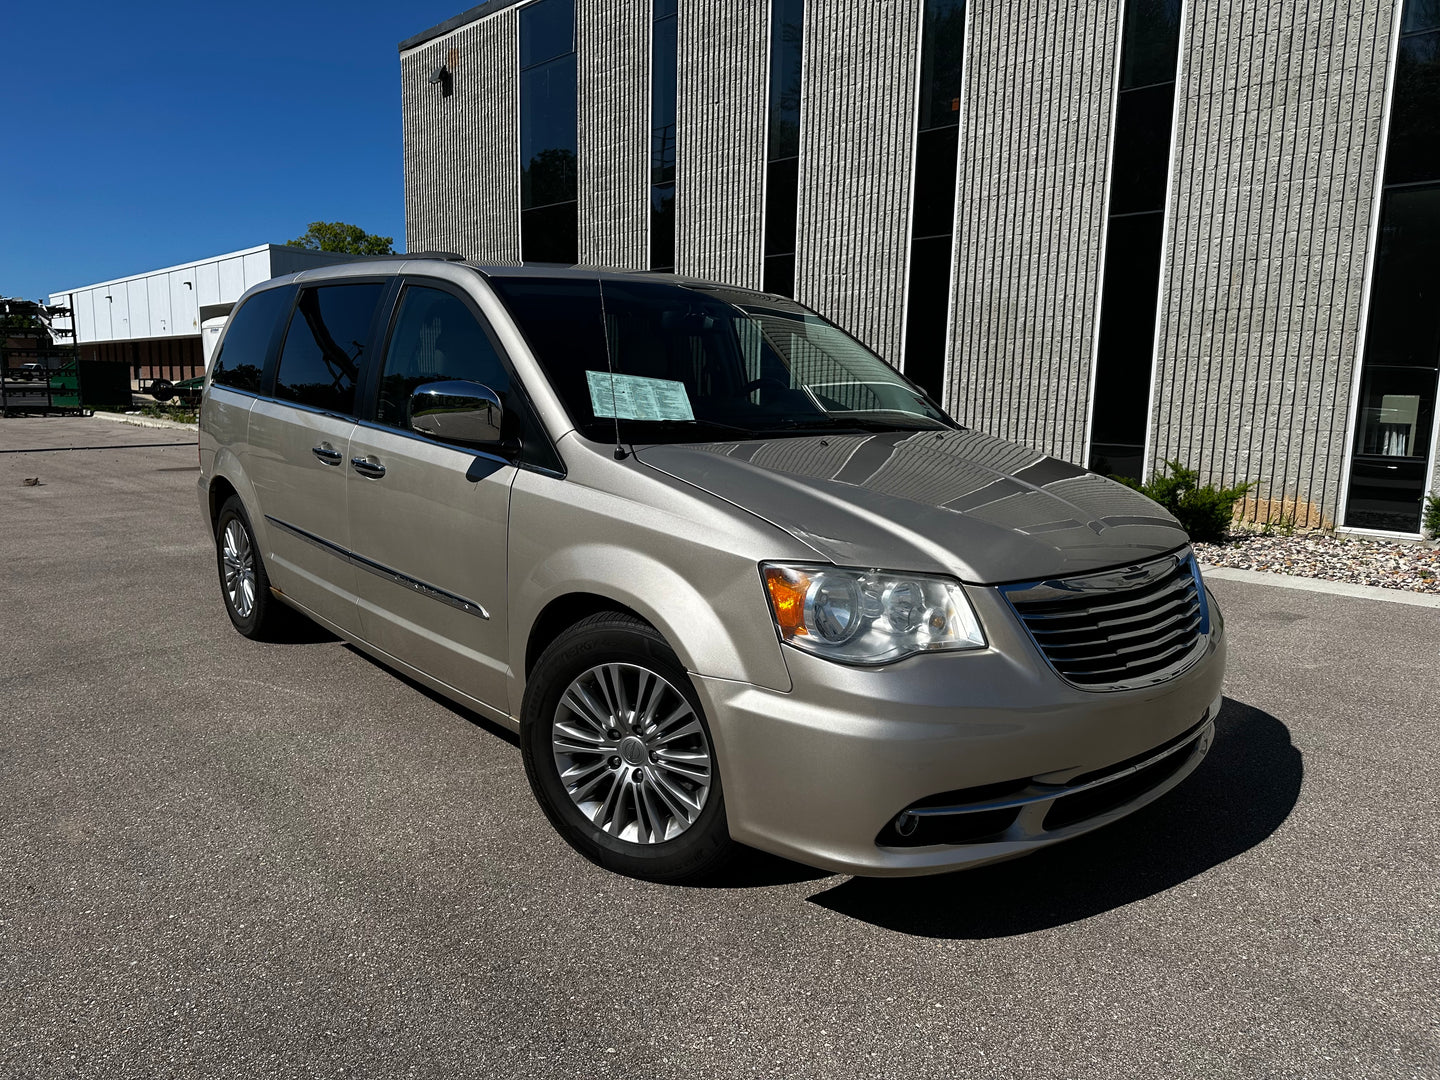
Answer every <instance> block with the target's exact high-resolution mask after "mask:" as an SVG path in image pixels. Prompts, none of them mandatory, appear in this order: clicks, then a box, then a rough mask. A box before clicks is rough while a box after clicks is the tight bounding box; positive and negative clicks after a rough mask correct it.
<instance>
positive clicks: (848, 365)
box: [490, 276, 955, 442]
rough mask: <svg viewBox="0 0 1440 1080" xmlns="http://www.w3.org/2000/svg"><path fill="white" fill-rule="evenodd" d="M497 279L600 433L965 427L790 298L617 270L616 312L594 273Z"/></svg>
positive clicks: (657, 435)
mask: <svg viewBox="0 0 1440 1080" xmlns="http://www.w3.org/2000/svg"><path fill="white" fill-rule="evenodd" d="M490 283H491V285H493V286H494V288H495V290H496V292H497V293H499V295H500V297H501V299H502V300H503V301H504V302H505V304H506V306H507V307H508V308H509V309H510V313H511V314H512V315H513V316H514V318H515V321H516V323H517V324H518V325H519V327H520V330H521V332H522V333H523V334H524V335H525V337H526V340H527V341H528V342H529V344H530V348H531V350H532V351H533V352H534V354H535V357H536V359H537V360H539V362H540V364H541V366H542V367H543V368H544V369H545V373H546V375H547V376H548V377H549V379H550V383H551V385H552V386H554V388H555V391H556V393H558V394H559V395H560V398H561V400H562V401H563V403H564V405H565V408H566V410H567V411H568V412H569V414H570V419H571V421H572V422H573V423H574V424H575V426H576V427H577V428H578V429H579V430H580V432H581V433H582V434H583V435H585V436H586V437H587V438H590V439H595V440H597V441H607V440H612V439H614V438H615V437H616V427H617V424H618V426H619V431H620V438H621V439H622V440H624V441H626V442H687V441H697V440H707V441H708V440H714V439H724V438H732V439H733V438H739V439H748V438H762V437H763V438H769V437H772V436H777V435H806V434H814V433H816V432H827V433H828V432H868V431H882V430H883V431H896V430H899V431H911V430H926V429H938V428H951V427H954V426H955V425H954V423H953V422H952V421H951V420H950V418H949V417H947V416H946V415H945V413H944V412H942V411H941V410H940V408H939V407H938V406H936V405H935V404H934V402H932V401H931V400H930V399H929V398H928V397H927V396H926V395H925V392H924V391H923V390H920V389H919V388H918V387H916V386H914V385H913V384H911V383H910V382H908V381H907V380H906V379H905V378H904V377H903V376H902V375H900V374H899V373H898V372H896V371H895V369H893V368H892V367H890V366H889V365H888V364H886V363H885V362H884V361H883V360H881V359H880V358H879V357H878V356H876V355H875V354H874V353H872V352H870V351H869V350H868V349H866V348H865V347H864V346H863V345H861V344H860V343H859V342H857V341H856V340H855V339H854V338H852V337H850V336H849V335H848V334H846V333H844V332H843V331H841V330H839V329H838V328H837V327H835V326H834V325H833V324H831V323H828V322H826V321H825V320H824V319H822V318H821V317H820V316H818V315H815V314H813V313H812V312H809V311H806V310H805V309H804V308H802V307H801V306H800V305H798V304H794V303H790V302H788V301H785V300H780V299H778V298H776V297H772V296H765V295H763V294H761V293H752V292H747V291H744V290H740V289H731V288H726V287H723V286H718V285H700V284H680V283H671V282H655V281H642V280H636V281H617V280H613V279H611V280H607V281H605V282H603V289H604V292H603V311H604V315H603V318H602V315H601V311H602V294H601V287H602V283H601V282H600V281H599V280H597V279H594V278H591V279H583V278H532V277H511V278H506V277H500V276H497V277H494V278H491V282H490ZM602 326H603V328H604V331H603V332H602V329H601V328H602ZM607 337H608V339H609V340H608V350H607V340H606V339H607Z"/></svg>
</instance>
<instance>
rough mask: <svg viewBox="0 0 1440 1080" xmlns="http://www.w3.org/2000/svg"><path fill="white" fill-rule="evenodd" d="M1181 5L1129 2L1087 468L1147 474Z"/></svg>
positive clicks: (1162, 0)
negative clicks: (1151, 396)
mask: <svg viewBox="0 0 1440 1080" xmlns="http://www.w3.org/2000/svg"><path fill="white" fill-rule="evenodd" d="M1180 15H1181V0H1126V3H1125V23H1124V27H1123V36H1122V40H1121V48H1120V87H1119V94H1118V96H1117V99H1116V104H1115V135H1114V146H1113V148H1112V162H1111V166H1110V207H1109V215H1108V217H1107V220H1106V223H1105V272H1104V279H1103V284H1102V285H1101V293H1100V345H1099V349H1098V350H1097V352H1096V354H1095V396H1094V402H1093V405H1092V409H1091V424H1090V468H1092V469H1094V470H1095V471H1096V472H1099V473H1104V474H1107V475H1110V474H1113V475H1118V476H1128V477H1134V478H1136V479H1138V478H1139V477H1140V475H1141V473H1142V472H1143V470H1144V466H1145V462H1144V457H1145V429H1146V426H1147V424H1148V421H1149V412H1150V375H1151V367H1152V362H1153V360H1154V352H1155V318H1156V307H1157V303H1158V301H1159V297H1160V258H1161V245H1162V243H1163V239H1164V227H1165V185H1166V181H1167V179H1168V177H1169V173H1170V129H1171V124H1172V122H1173V119H1174V112H1175V75H1176V65H1177V63H1178V61H1179V56H1180Z"/></svg>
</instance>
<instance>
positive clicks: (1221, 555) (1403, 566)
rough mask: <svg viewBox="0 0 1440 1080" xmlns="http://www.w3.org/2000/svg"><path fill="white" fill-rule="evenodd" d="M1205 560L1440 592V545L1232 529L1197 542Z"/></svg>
mask: <svg viewBox="0 0 1440 1080" xmlns="http://www.w3.org/2000/svg"><path fill="white" fill-rule="evenodd" d="M1194 547H1195V554H1196V555H1197V556H1199V558H1200V561H1201V563H1203V564H1207V565H1210V566H1230V567H1234V568H1236V569H1238V570H1264V571H1269V572H1270V573H1273V574H1294V575H1295V576H1296V577H1308V578H1319V579H1321V580H1322V581H1345V582H1349V583H1350V584H1352V585H1378V586H1380V587H1381V588H1383V589H1408V590H1410V591H1411V592H1423V593H1440V546H1437V545H1436V544H1435V543H1434V542H1431V543H1422V544H1415V543H1409V544H1406V543H1396V542H1395V541H1392V540H1380V539H1376V538H1374V537H1369V536H1337V535H1335V534H1333V533H1325V532H1295V533H1292V534H1291V535H1289V536H1285V535H1282V534H1280V533H1272V534H1271V535H1269V536H1266V535H1264V534H1263V533H1258V532H1255V533H1247V532H1241V533H1231V534H1230V536H1229V537H1228V538H1227V539H1226V541H1225V543H1223V544H1201V543H1197V544H1195V545H1194Z"/></svg>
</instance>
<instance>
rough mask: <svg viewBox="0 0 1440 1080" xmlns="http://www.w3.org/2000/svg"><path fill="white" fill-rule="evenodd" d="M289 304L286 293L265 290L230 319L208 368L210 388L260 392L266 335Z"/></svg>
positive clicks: (288, 292) (247, 301)
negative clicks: (220, 387) (221, 387)
mask: <svg viewBox="0 0 1440 1080" xmlns="http://www.w3.org/2000/svg"><path fill="white" fill-rule="evenodd" d="M289 300H290V290H289V289H267V290H266V291H264V292H258V293H256V294H255V295H254V296H252V297H250V299H249V300H246V301H245V303H243V304H241V305H240V309H239V310H238V311H236V312H235V314H233V315H231V316H230V323H229V325H228V326H226V328H225V340H224V341H222V342H221V344H220V351H219V352H218V353H216V354H215V359H214V361H213V362H212V363H211V365H210V382H211V383H212V384H213V385H215V386H228V387H230V388H231V389H232V390H248V391H250V392H251V393H252V394H258V393H259V392H260V378H261V375H262V374H263V373H264V371H265V354H266V352H267V351H268V350H269V348H270V335H271V334H272V333H274V331H275V320H276V319H279V318H283V316H284V311H285V305H286V304H287V303H288V302H289Z"/></svg>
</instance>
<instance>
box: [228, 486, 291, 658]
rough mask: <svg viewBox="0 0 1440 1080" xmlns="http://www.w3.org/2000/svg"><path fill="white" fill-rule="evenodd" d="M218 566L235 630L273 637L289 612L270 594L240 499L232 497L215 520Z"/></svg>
mask: <svg viewBox="0 0 1440 1080" xmlns="http://www.w3.org/2000/svg"><path fill="white" fill-rule="evenodd" d="M215 564H216V569H217V570H218V571H219V573H220V595H221V597H222V598H223V599H224V601H225V612H226V614H228V615H229V616H230V622H231V623H232V624H234V626H235V629H236V630H239V631H240V633H242V634H244V635H245V636H246V637H248V638H257V639H261V640H264V639H266V638H268V637H270V636H271V635H272V634H273V633H274V632H275V631H276V629H278V628H279V626H280V625H281V624H282V623H283V622H284V621H285V620H286V618H287V617H288V616H289V610H288V609H287V608H286V607H285V606H284V605H283V604H281V603H280V602H279V601H278V600H276V599H275V598H274V597H273V596H272V595H271V594H270V577H269V575H268V574H266V573H265V563H264V562H263V561H262V560H261V558H260V549H259V547H258V546H257V545H256V543H255V534H254V532H253V531H252V530H251V528H250V519H249V518H247V517H246V516H245V507H244V506H243V505H242V504H241V502H240V499H239V497H238V496H235V495H232V496H231V497H230V498H228V499H226V500H225V505H224V506H222V507H221V508H220V516H219V517H218V518H217V519H216V520H215Z"/></svg>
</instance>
